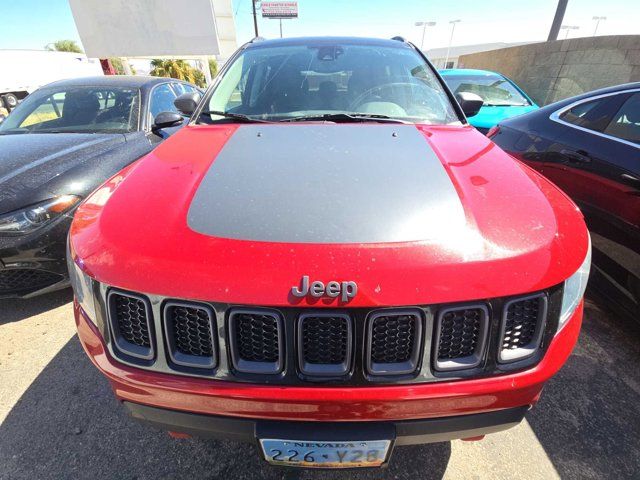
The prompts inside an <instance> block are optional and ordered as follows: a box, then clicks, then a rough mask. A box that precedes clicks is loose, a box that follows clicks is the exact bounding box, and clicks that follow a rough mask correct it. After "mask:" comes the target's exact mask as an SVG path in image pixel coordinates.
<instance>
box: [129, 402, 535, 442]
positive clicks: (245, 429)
mask: <svg viewBox="0 0 640 480" xmlns="http://www.w3.org/2000/svg"><path fill="white" fill-rule="evenodd" d="M123 403H124V407H125V409H126V410H127V412H128V413H129V415H131V416H132V417H133V418H135V419H136V420H138V421H141V422H143V423H146V424H148V425H151V426H153V427H157V428H161V429H163V430H169V431H172V432H180V433H187V434H189V435H194V436H197V437H202V438H214V439H223V440H235V441H239V442H247V443H257V439H258V438H288V439H303V440H306V441H325V442H326V441H346V440H348V441H354V440H355V441H359V440H370V439H381V438H383V439H387V438H389V439H393V440H394V445H395V446H401V445H418V444H423V443H435V442H446V441H449V440H455V439H458V438H474V437H479V436H482V435H487V434H489V433H496V432H500V431H502V430H506V429H508V428H511V427H515V426H516V425H517V424H518V423H520V422H521V421H522V419H523V418H524V415H525V414H526V413H527V410H529V406H524V407H516V408H508V409H505V410H498V411H495V412H488V413H476V414H472V415H459V416H453V417H443V418H431V419H426V420H403V421H398V422H392V421H385V422H368V423H366V424H363V423H362V422H340V423H337V422H323V423H322V424H318V423H317V422H291V421H269V420H253V419H246V418H234V417H221V416H214V415H203V414H200V413H188V412H179V411H176V410H167V409H163V408H157V407H149V406H147V405H141V404H138V403H131V402H123Z"/></svg>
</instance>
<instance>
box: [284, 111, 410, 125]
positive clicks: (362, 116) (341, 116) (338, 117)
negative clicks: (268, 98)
mask: <svg viewBox="0 0 640 480" xmlns="http://www.w3.org/2000/svg"><path fill="white" fill-rule="evenodd" d="M314 120H320V121H327V122H340V123H348V122H380V123H410V122H405V121H404V120H400V119H397V118H391V117H389V116H387V115H378V114H374V113H323V114H321V115H308V116H302V117H291V118H285V119H282V120H279V121H280V122H307V121H314Z"/></svg>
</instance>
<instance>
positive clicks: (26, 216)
mask: <svg viewBox="0 0 640 480" xmlns="http://www.w3.org/2000/svg"><path fill="white" fill-rule="evenodd" d="M79 201H80V197H78V196H76V195H60V196H58V197H54V198H50V199H48V200H45V201H43V202H40V203H36V204H35V205H30V206H28V207H26V208H22V209H20V210H14V211H13V212H9V213H5V214H4V215H0V235H23V234H26V233H31V232H33V231H34V230H36V229H38V228H40V227H42V226H44V225H46V224H47V223H49V222H51V221H53V220H54V219H56V218H57V217H59V216H60V215H64V214H65V213H66V212H67V211H69V210H70V209H71V208H72V207H73V206H75V205H76V204H77V203H78V202H79Z"/></svg>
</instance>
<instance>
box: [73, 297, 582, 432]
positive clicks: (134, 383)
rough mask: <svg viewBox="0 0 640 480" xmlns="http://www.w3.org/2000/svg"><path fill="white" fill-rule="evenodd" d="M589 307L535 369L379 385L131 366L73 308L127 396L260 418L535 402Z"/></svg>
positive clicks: (352, 418)
mask: <svg viewBox="0 0 640 480" xmlns="http://www.w3.org/2000/svg"><path fill="white" fill-rule="evenodd" d="M582 309H583V307H582V304H581V305H580V306H579V307H578V308H577V309H576V311H575V312H574V314H573V316H572V317H571V318H570V319H569V321H568V322H567V324H566V325H565V326H564V327H563V328H562V330H561V331H560V332H559V333H558V334H557V335H556V336H555V337H554V339H553V340H552V342H551V344H550V345H549V347H548V350H547V352H546V354H545V356H544V357H543V359H542V360H541V361H540V362H539V363H538V364H536V365H535V366H534V367H532V368H530V369H527V370H524V371H520V372H516V373H509V374H504V375H498V376H493V377H488V378H478V379H469V380H455V381H442V382H435V383H426V384H403V385H380V386H372V387H335V386H334V387H319V386H280V385H273V386H271V385H255V384H249V383H240V382H230V381H221V380H210V379H200V378H192V377H184V376H178V375H171V374H165V373H157V372H150V371H145V370H142V369H137V368H134V367H128V366H125V365H123V364H121V363H119V362H117V361H115V360H114V359H113V358H112V357H111V356H110V354H109V353H108V351H107V349H106V347H105V345H104V343H103V341H102V338H101V336H100V335H99V333H98V330H97V329H96V327H95V326H94V325H93V324H92V323H91V321H90V320H89V319H88V318H87V316H86V315H85V313H84V312H83V311H82V309H81V308H80V307H79V306H78V305H77V304H76V305H75V308H74V312H75V319H76V324H77V327H78V335H79V338H80V341H81V343H82V345H83V347H84V349H85V350H86V352H87V354H88V355H89V357H90V358H91V360H92V361H93V363H94V364H95V365H96V366H97V367H98V368H99V369H100V370H101V371H102V373H103V374H105V375H106V376H107V378H108V379H109V380H110V381H111V384H112V387H113V389H114V392H115V394H116V396H117V397H118V398H119V399H120V400H122V401H124V402H130V403H135V404H141V405H147V406H150V407H156V408H160V409H166V410H173V411H179V412H188V413H193V414H202V415H215V416H222V417H236V418H245V419H258V420H261V421H262V420H283V421H298V422H301V421H306V422H308V421H312V422H371V421H394V422H400V421H407V420H426V419H435V418H441V417H454V416H461V415H473V414H483V413H489V412H497V411H501V410H507V409H513V408H520V407H524V408H528V407H529V406H530V405H533V404H535V403H536V401H537V399H538V397H539V395H540V392H541V390H542V387H543V386H544V383H545V382H546V381H547V380H548V379H549V378H550V377H551V376H553V375H554V374H555V373H556V372H557V371H558V370H559V369H560V367H561V366H562V365H563V364H564V363H565V361H566V360H567V358H568V357H569V355H570V353H571V351H572V349H573V346H574V345H575V343H576V340H577V338H578V334H579V332H580V325H581V321H582ZM472 436H473V435H472Z"/></svg>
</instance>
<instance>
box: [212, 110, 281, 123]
mask: <svg viewBox="0 0 640 480" xmlns="http://www.w3.org/2000/svg"><path fill="white" fill-rule="evenodd" d="M200 114H201V115H202V114H205V115H218V116H220V117H224V118H231V119H233V120H237V121H239V122H245V123H272V122H270V121H269V120H262V119H260V118H253V117H249V116H248V115H242V114H240V113H231V112H222V111H217V110H203V111H202V112H200Z"/></svg>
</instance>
